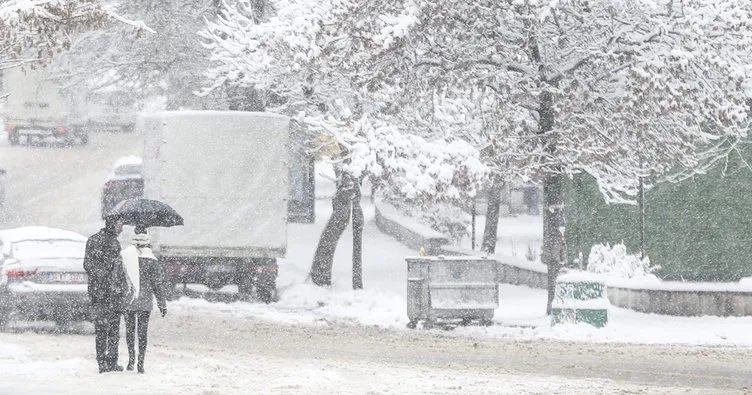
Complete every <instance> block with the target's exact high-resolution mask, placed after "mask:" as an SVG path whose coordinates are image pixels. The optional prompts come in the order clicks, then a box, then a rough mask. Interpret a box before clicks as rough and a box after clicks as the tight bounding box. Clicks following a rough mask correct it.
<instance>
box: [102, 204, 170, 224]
mask: <svg viewBox="0 0 752 395" xmlns="http://www.w3.org/2000/svg"><path fill="white" fill-rule="evenodd" d="M112 217H116V218H120V219H122V220H123V224H124V225H132V226H142V227H144V228H150V227H152V226H161V227H170V226H177V225H183V217H181V216H180V214H178V213H177V211H175V210H174V209H173V208H172V207H170V206H169V205H168V204H167V203H162V202H160V201H158V200H150V199H127V200H123V201H122V202H120V203H118V205H117V206H115V208H113V209H112V211H110V212H109V214H107V216H106V218H112Z"/></svg>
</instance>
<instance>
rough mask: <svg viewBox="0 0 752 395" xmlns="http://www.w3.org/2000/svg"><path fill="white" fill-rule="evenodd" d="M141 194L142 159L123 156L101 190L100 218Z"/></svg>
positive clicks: (142, 181)
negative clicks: (121, 203) (124, 201)
mask: <svg viewBox="0 0 752 395" xmlns="http://www.w3.org/2000/svg"><path fill="white" fill-rule="evenodd" d="M143 194H144V177H143V161H142V159H141V158H140V157H138V156H125V157H122V158H120V159H118V160H117V161H116V162H115V166H114V168H113V169H112V173H110V175H109V176H107V180H106V181H105V183H104V187H103V188H102V218H104V217H105V216H106V215H107V213H109V212H110V210H112V209H113V208H115V206H117V204H118V203H120V202H121V201H123V200H126V199H132V198H139V197H142V196H143Z"/></svg>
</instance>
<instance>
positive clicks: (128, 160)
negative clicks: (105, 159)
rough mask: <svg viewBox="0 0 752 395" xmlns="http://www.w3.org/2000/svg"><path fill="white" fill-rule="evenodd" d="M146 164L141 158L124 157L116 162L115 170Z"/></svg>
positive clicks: (133, 156)
mask: <svg viewBox="0 0 752 395" xmlns="http://www.w3.org/2000/svg"><path fill="white" fill-rule="evenodd" d="M143 163H144V160H143V158H142V157H140V156H135V155H130V156H123V157H122V158H120V159H118V160H117V161H116V162H115V168H118V167H120V166H140V165H142V164H143Z"/></svg>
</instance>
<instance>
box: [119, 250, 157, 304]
mask: <svg viewBox="0 0 752 395" xmlns="http://www.w3.org/2000/svg"><path fill="white" fill-rule="evenodd" d="M120 256H122V257H123V266H124V267H125V274H126V278H127V279H128V285H129V286H130V287H131V291H132V292H131V300H130V301H128V303H133V301H135V300H136V299H138V294H139V292H140V291H141V267H140V265H139V264H138V258H146V259H153V260H155V261H156V260H157V257H156V256H154V253H153V252H152V251H151V248H149V247H141V248H139V247H137V246H135V245H130V246H128V247H126V248H125V249H124V250H122V251H120Z"/></svg>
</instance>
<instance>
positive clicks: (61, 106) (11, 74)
mask: <svg viewBox="0 0 752 395" xmlns="http://www.w3.org/2000/svg"><path fill="white" fill-rule="evenodd" d="M3 86H4V87H5V92H4V95H5V96H6V101H5V103H4V106H3V107H4V109H3V118H5V131H6V132H7V133H8V141H9V142H10V144H11V145H17V144H20V143H21V142H24V141H25V142H27V143H31V142H33V141H34V140H52V141H56V142H62V143H65V144H68V145H70V144H75V143H78V144H81V145H85V144H87V143H88V141H89V136H88V133H87V132H86V131H85V130H83V129H82V128H78V127H76V126H74V125H73V124H72V123H73V122H71V114H70V108H69V101H68V98H67V97H66V96H65V95H64V94H63V93H62V91H61V89H60V86H59V85H58V84H57V83H55V82H54V81H53V80H51V79H50V78H49V75H48V73H47V72H46V70H44V69H35V70H34V69H31V68H21V67H14V68H11V69H7V70H3ZM0 96H3V95H0Z"/></svg>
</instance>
